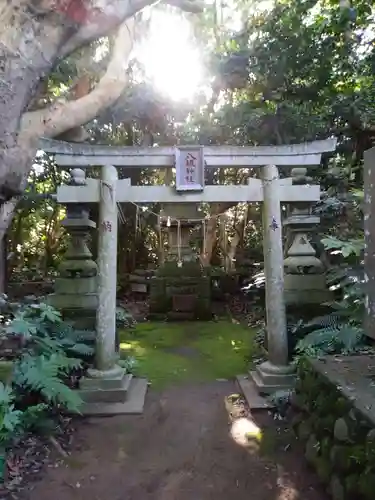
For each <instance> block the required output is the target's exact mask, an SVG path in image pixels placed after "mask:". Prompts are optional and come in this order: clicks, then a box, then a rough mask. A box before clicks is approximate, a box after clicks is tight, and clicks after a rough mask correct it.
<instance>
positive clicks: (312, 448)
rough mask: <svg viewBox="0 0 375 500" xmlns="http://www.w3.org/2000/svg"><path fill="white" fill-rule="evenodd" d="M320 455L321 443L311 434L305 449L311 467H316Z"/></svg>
mask: <svg viewBox="0 0 375 500" xmlns="http://www.w3.org/2000/svg"><path fill="white" fill-rule="evenodd" d="M318 455H319V442H318V440H317V439H316V437H315V434H311V435H310V437H309V439H308V441H307V443H306V447H305V458H306V460H307V461H308V463H309V464H310V465H315V464H316V461H317V458H318Z"/></svg>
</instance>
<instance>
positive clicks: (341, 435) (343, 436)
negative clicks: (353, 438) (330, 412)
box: [333, 418, 350, 442]
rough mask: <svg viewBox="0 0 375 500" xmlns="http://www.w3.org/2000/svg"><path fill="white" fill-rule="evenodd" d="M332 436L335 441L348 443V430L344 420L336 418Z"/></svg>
mask: <svg viewBox="0 0 375 500" xmlns="http://www.w3.org/2000/svg"><path fill="white" fill-rule="evenodd" d="M333 435H334V436H335V439H337V441H342V442H350V439H349V428H348V425H347V423H346V422H345V419H344V418H338V419H337V420H336V422H335V426H334V428H333Z"/></svg>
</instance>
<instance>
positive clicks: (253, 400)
mask: <svg viewBox="0 0 375 500" xmlns="http://www.w3.org/2000/svg"><path fill="white" fill-rule="evenodd" d="M236 379H237V383H238V385H239V386H240V390H241V392H242V394H243V395H244V398H245V399H246V402H247V404H248V406H249V408H250V410H267V409H269V408H272V407H273V405H272V404H271V403H270V401H268V400H267V399H266V398H264V397H263V396H261V395H260V394H259V393H258V391H257V388H256V387H255V384H254V382H253V380H252V379H250V378H249V376H248V375H238V376H237V377H236Z"/></svg>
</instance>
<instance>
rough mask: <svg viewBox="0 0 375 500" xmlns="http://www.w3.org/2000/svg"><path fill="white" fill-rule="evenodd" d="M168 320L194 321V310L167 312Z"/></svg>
mask: <svg viewBox="0 0 375 500" xmlns="http://www.w3.org/2000/svg"><path fill="white" fill-rule="evenodd" d="M167 319H168V321H193V320H194V319H195V314H194V312H179V311H169V312H168V313H167Z"/></svg>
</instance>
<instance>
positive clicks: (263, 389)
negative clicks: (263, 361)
mask: <svg viewBox="0 0 375 500" xmlns="http://www.w3.org/2000/svg"><path fill="white" fill-rule="evenodd" d="M249 376H250V379H251V380H252V381H253V383H254V385H255V388H256V390H257V392H258V394H260V395H262V394H264V395H269V394H273V393H274V392H276V391H278V390H280V386H279V385H277V384H268V383H267V384H265V382H264V380H263V379H262V377H261V376H260V375H259V372H258V371H256V370H254V371H250V372H249Z"/></svg>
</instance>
